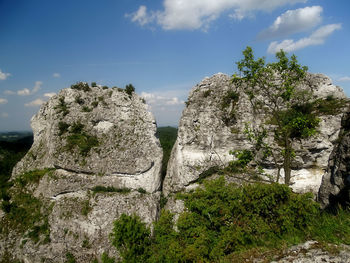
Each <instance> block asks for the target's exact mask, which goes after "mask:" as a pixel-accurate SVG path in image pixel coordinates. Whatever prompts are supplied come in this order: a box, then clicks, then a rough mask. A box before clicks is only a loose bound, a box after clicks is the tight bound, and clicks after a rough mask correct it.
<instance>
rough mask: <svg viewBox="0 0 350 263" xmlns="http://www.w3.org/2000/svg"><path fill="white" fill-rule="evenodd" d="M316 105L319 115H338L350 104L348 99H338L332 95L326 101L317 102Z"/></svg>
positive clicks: (319, 100)
mask: <svg viewBox="0 0 350 263" xmlns="http://www.w3.org/2000/svg"><path fill="white" fill-rule="evenodd" d="M314 104H315V108H316V111H317V112H318V113H319V115H337V114H339V113H341V112H342V109H343V108H344V107H346V106H347V105H348V104H349V102H348V100H346V99H338V98H334V97H333V96H332V95H330V96H327V97H326V98H325V99H318V100H316V101H315V103H314Z"/></svg>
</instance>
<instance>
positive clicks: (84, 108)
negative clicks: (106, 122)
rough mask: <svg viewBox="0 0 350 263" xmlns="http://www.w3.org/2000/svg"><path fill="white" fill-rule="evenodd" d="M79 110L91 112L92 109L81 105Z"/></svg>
mask: <svg viewBox="0 0 350 263" xmlns="http://www.w3.org/2000/svg"><path fill="white" fill-rule="evenodd" d="M81 111H82V112H91V111H92V109H91V108H89V107H88V106H83V107H82V108H81Z"/></svg>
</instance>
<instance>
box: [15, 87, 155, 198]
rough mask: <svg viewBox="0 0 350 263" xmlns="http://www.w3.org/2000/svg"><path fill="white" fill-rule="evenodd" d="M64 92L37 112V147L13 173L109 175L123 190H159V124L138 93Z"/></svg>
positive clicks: (111, 90)
mask: <svg viewBox="0 0 350 263" xmlns="http://www.w3.org/2000/svg"><path fill="white" fill-rule="evenodd" d="M90 89H91V90H90V91H87V92H86V91H82V90H77V89H72V88H68V89H64V90H62V91H61V92H60V93H59V94H58V95H56V96H54V97H53V98H51V99H50V100H49V101H48V102H47V103H46V104H45V105H43V106H42V107H41V109H40V111H39V112H38V114H36V115H35V116H34V117H33V119H32V121H31V125H32V128H33V133H34V144H33V146H32V148H31V149H30V151H29V153H28V154H27V155H26V156H25V157H24V158H23V160H21V162H19V163H18V164H17V165H16V167H15V168H14V170H13V176H14V177H16V176H17V175H18V174H21V173H23V172H25V171H29V170H33V169H43V168H61V169H64V170H67V171H72V172H76V173H85V174H99V175H103V176H108V178H110V179H111V180H113V181H114V185H115V186H118V187H129V188H133V189H137V188H139V187H142V188H144V189H145V190H146V191H147V192H155V191H157V190H159V187H160V176H159V169H160V166H161V156H162V150H161V148H160V144H159V141H158V139H157V138H156V137H155V133H156V122H155V120H154V118H153V116H152V114H151V113H150V112H148V111H147V108H146V107H147V106H146V105H145V104H144V103H143V102H142V101H141V99H140V98H139V97H137V96H136V95H135V94H133V95H129V94H127V93H126V92H124V91H122V90H118V89H103V88H100V87H94V88H90Z"/></svg>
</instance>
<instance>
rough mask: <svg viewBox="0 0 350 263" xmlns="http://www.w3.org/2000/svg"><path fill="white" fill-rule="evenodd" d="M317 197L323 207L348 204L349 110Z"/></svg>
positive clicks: (349, 202) (349, 163)
mask: <svg viewBox="0 0 350 263" xmlns="http://www.w3.org/2000/svg"><path fill="white" fill-rule="evenodd" d="M318 198H319V201H320V203H321V205H322V206H323V207H330V208H331V207H334V206H337V205H349V204H350V111H348V112H347V113H346V114H345V115H344V117H343V119H342V122H341V130H340V133H339V138H338V141H337V143H336V144H335V147H334V150H333V152H332V154H331V156H330V159H329V164H328V168H327V172H326V173H325V174H324V176H323V179H322V184H321V187H320V191H319V196H318Z"/></svg>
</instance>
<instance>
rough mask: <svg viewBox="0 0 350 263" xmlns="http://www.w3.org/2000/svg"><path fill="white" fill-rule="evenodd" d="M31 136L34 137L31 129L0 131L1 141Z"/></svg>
mask: <svg viewBox="0 0 350 263" xmlns="http://www.w3.org/2000/svg"><path fill="white" fill-rule="evenodd" d="M30 136H31V137H33V133H32V132H30V131H20V132H0V141H7V142H13V141H18V140H19V139H22V138H26V137H30Z"/></svg>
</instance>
